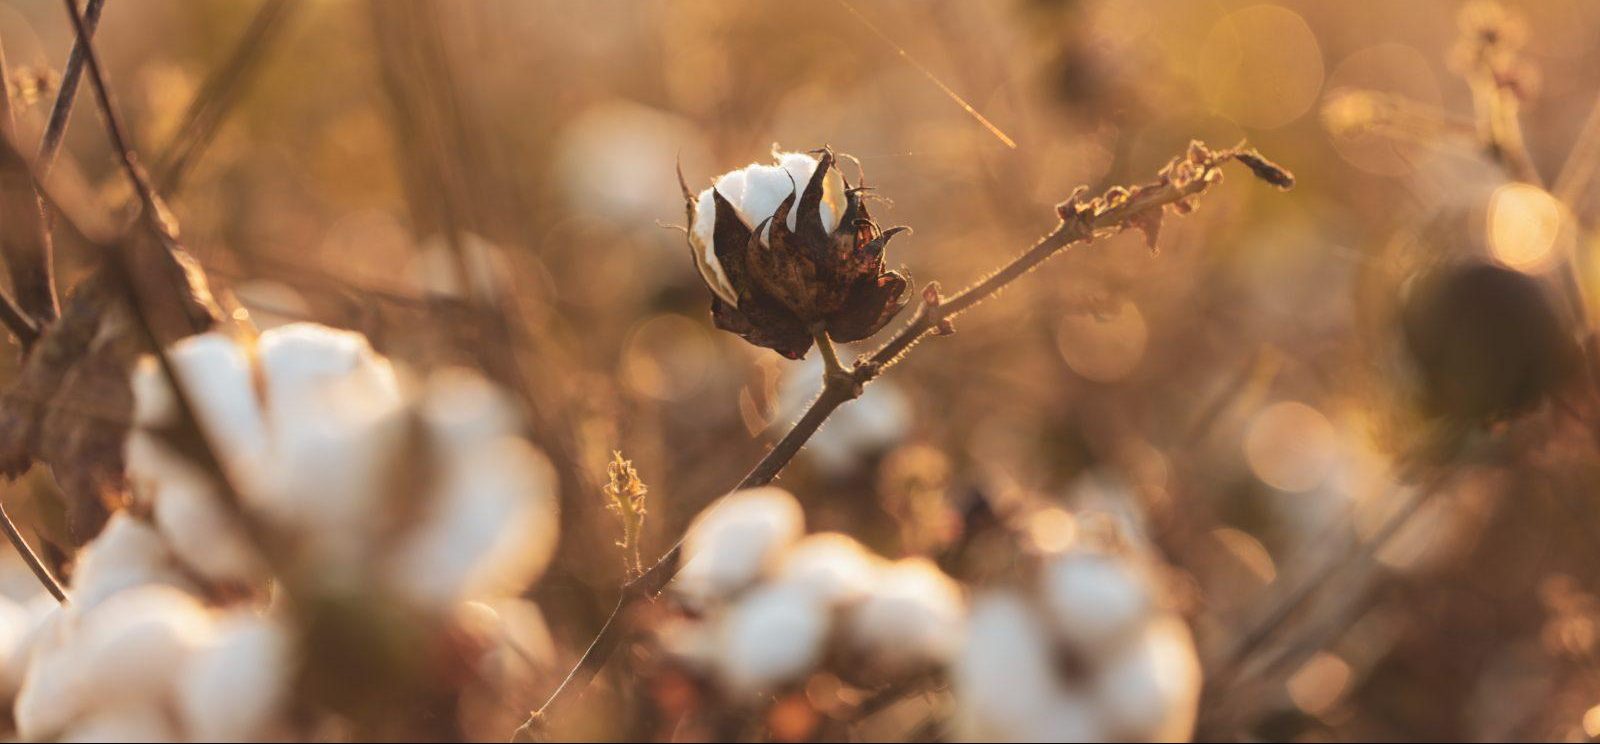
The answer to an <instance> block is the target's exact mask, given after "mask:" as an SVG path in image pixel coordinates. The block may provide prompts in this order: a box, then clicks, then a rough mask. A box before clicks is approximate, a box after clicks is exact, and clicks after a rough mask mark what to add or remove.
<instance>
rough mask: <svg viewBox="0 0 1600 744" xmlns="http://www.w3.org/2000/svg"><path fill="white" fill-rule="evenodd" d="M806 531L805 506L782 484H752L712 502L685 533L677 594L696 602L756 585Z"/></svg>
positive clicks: (719, 597)
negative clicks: (772, 485) (746, 488)
mask: <svg viewBox="0 0 1600 744" xmlns="http://www.w3.org/2000/svg"><path fill="white" fill-rule="evenodd" d="M804 531H805V515H804V514H802V513H801V511H800V504H799V502H796V501H795V500H794V497H793V496H790V495H789V493H788V492H787V491H784V490H783V489H781V488H771V487H768V488H752V489H748V490H744V491H739V492H737V493H734V494H731V495H729V496H728V497H727V498H726V499H724V500H723V501H721V502H719V503H714V504H712V505H711V506H710V507H709V508H707V509H706V510H705V511H703V512H701V513H700V515H699V516H697V517H695V520H694V523H693V524H690V525H689V531H688V532H687V533H686V534H685V536H684V543H683V554H684V558H683V560H684V564H683V570H681V571H679V572H678V577H677V579H676V580H675V581H674V582H673V584H672V586H673V593H674V594H676V595H677V596H678V597H679V598H680V599H682V600H684V601H686V602H688V603H690V604H691V605H703V604H705V603H708V602H712V601H715V600H718V599H722V598H724V597H727V596H729V595H731V594H733V593H734V592H737V591H739V590H740V589H743V588H745V587H746V586H748V585H750V584H751V583H753V582H754V581H755V580H756V579H757V578H758V577H760V576H761V575H763V574H764V573H765V572H766V571H768V570H769V569H770V568H772V567H773V566H775V565H777V562H778V558H779V556H780V555H781V554H782V552H783V551H784V550H785V549H787V548H788V547H789V545H790V544H791V543H793V542H794V541H795V540H797V539H799V538H800V535H801V534H802V533H803V532H804Z"/></svg>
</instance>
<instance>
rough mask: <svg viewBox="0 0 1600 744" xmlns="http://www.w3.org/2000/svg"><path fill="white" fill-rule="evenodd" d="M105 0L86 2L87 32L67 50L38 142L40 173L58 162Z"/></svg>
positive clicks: (78, 37) (74, 38)
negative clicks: (85, 53) (58, 83)
mask: <svg viewBox="0 0 1600 744" xmlns="http://www.w3.org/2000/svg"><path fill="white" fill-rule="evenodd" d="M105 4H106V0H89V2H88V4H86V5H84V6H83V27H84V30H85V34H84V35H82V36H74V37H73V40H72V51H71V52H70V53H68V54H67V67H66V70H65V71H63V72H62V73H61V88H60V89H59V90H57V91H56V102H55V105H54V106H51V107H50V119H49V121H48V122H47V123H46V124H45V127H44V138H43V139H42V140H41V141H40V142H39V157H38V159H37V160H36V161H35V162H34V168H35V169H37V170H38V171H39V173H40V175H43V174H47V173H49V172H50V166H51V165H53V164H54V163H55V160H56V153H57V152H59V151H60V150H61V140H62V138H63V137H65V136H66V133H67V122H68V120H70V119H71V118H72V104H73V103H74V102H75V101H76V100H77V98H78V81H79V80H80V79H82V78H83V63H84V59H85V55H84V53H83V52H84V49H86V48H87V47H88V40H90V39H93V38H94V31H95V28H97V27H98V26H99V25H100V10H101V9H102V8H104V7H105Z"/></svg>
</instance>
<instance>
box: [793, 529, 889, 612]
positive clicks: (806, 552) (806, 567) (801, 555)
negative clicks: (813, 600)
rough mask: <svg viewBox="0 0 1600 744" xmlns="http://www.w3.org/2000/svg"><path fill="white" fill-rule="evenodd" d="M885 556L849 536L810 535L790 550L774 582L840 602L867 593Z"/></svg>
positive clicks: (832, 602)
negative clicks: (878, 555)
mask: <svg viewBox="0 0 1600 744" xmlns="http://www.w3.org/2000/svg"><path fill="white" fill-rule="evenodd" d="M882 563H883V561H882V559H880V558H878V557H877V556H875V555H873V554H871V553H869V552H867V550H866V548H863V547H861V543H858V542H856V541H855V538H852V537H850V536H849V535H843V534H840V533H837V532H819V533H817V534H814V535H807V536H806V537H805V538H804V539H802V540H801V541H800V542H798V543H795V545H794V547H793V548H792V549H790V550H789V551H788V553H787V554H786V555H785V556H784V558H783V565H782V566H781V567H780V568H779V569H778V573H777V576H776V577H775V580H774V581H775V583H779V584H790V585H794V586H798V587H802V588H804V589H806V590H808V591H811V592H813V593H815V594H816V596H817V597H819V598H820V599H822V600H823V601H824V602H828V603H830V604H841V603H846V602H852V601H855V600H857V599H860V598H861V597H863V596H865V595H866V594H867V592H868V590H870V589H871V588H872V585H873V583H874V582H875V581H877V580H878V577H879V571H880V564H882Z"/></svg>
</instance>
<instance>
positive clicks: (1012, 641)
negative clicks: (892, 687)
mask: <svg viewBox="0 0 1600 744" xmlns="http://www.w3.org/2000/svg"><path fill="white" fill-rule="evenodd" d="M1028 589H1029V590H1028V591H1015V590H1002V591H995V592H992V593H989V594H987V595H984V596H981V597H979V598H978V599H977V600H975V602H974V606H973V609H972V615H971V617H970V618H969V620H968V630H967V636H966V641H965V644H964V646H963V648H962V651H961V653H960V655H959V657H958V659H957V661H956V662H955V664H954V666H953V668H952V674H951V687H952V690H953V692H954V693H955V698H954V700H955V711H956V723H957V732H958V736H959V738H960V739H961V740H964V741H1183V740H1187V739H1188V737H1189V735H1190V733H1191V731H1192V729H1193V726H1194V717H1195V709H1196V705H1197V704H1198V701H1199V694H1200V666H1199V661H1198V659H1197V657H1196V655H1195V649H1194V642H1193V639H1192V637H1191V635H1190V633H1189V629H1188V627H1187V626H1186V625H1185V624H1184V622H1183V621H1182V619H1181V618H1179V617H1177V616H1176V615H1175V614H1172V613H1170V612H1167V611H1164V610H1163V609H1161V607H1160V605H1159V603H1158V602H1157V601H1156V597H1155V594H1154V589H1153V587H1152V585H1151V582H1150V579H1149V577H1147V576H1146V575H1145V573H1144V572H1143V571H1141V570H1140V569H1139V568H1138V567H1137V566H1136V565H1135V564H1134V563H1132V562H1130V559H1129V558H1128V557H1126V556H1123V555H1121V554H1117V553H1111V552H1102V551H1098V550H1092V549H1088V548H1084V547H1077V548H1073V549H1071V550H1068V551H1066V552H1063V553H1059V554H1055V555H1051V556H1048V557H1046V558H1045V559H1044V561H1043V564H1042V565H1041V566H1040V570H1039V574H1038V576H1037V579H1036V582H1035V584H1034V585H1033V586H1032V587H1029V588H1028Z"/></svg>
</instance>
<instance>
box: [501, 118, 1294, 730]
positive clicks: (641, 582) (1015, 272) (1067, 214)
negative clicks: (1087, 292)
mask: <svg viewBox="0 0 1600 744" xmlns="http://www.w3.org/2000/svg"><path fill="white" fill-rule="evenodd" d="M1230 160H1239V161H1240V162H1243V163H1245V164H1246V165H1247V166H1249V167H1250V169H1251V170H1252V171H1254V172H1255V173H1256V175H1257V176H1259V177H1261V178H1263V179H1265V180H1267V181H1270V182H1271V183H1273V184H1274V185H1277V186H1278V187H1279V188H1284V189H1287V188H1289V187H1290V186H1291V185H1292V184H1293V176H1291V175H1289V174H1288V172H1287V171H1284V170H1283V169H1281V168H1279V167H1278V166H1276V165H1274V164H1272V163H1270V162H1268V161H1267V160H1266V159H1264V158H1262V157H1261V156H1260V155H1259V154H1258V153H1256V152H1255V151H1254V150H1249V149H1246V148H1244V147H1243V146H1240V147H1236V148H1233V149H1230V150H1220V151H1211V150H1208V149H1206V148H1205V147H1204V146H1203V145H1201V144H1200V143H1198V142H1195V143H1193V144H1191V145H1190V150H1189V153H1188V155H1186V156H1183V157H1180V158H1177V159H1175V160H1174V161H1173V162H1172V163H1171V164H1169V165H1168V167H1167V168H1166V169H1164V170H1163V171H1162V178H1161V180H1159V181H1156V182H1154V183H1150V184H1146V185H1144V186H1140V187H1137V188H1135V189H1132V190H1127V189H1119V190H1113V191H1110V192H1107V193H1106V194H1105V195H1104V196H1102V197H1100V198H1097V199H1094V200H1087V201H1086V200H1082V199H1080V198H1079V197H1080V196H1081V192H1080V193H1079V194H1074V195H1073V198H1071V199H1069V200H1068V201H1067V202H1065V203H1063V204H1061V205H1060V206H1058V207H1057V210H1058V212H1059V213H1060V215H1061V217H1062V221H1061V224H1060V225H1058V226H1057V227H1056V229H1055V230H1053V231H1051V233H1050V234H1049V235H1046V236H1045V237H1043V238H1040V239H1039V241H1038V242H1036V243H1034V245H1033V247H1031V248H1029V249H1028V250H1027V251H1026V252H1024V253H1023V254H1022V255H1020V256H1018V257H1016V258H1015V259H1013V260H1012V261H1011V262H1010V263H1007V264H1006V265H1005V266H1002V267H1001V268H1000V270H999V271H996V272H995V273H993V274H990V275H989V276H987V277H985V278H983V279H981V280H979V281H978V282H977V283H975V284H973V285H972V286H970V287H968V288H966V289H964V290H962V291H961V292H959V293H957V294H956V295H954V296H952V297H949V298H945V299H938V301H937V302H935V303H931V304H930V302H928V301H924V302H923V304H922V305H921V306H919V307H918V309H917V312H916V314H915V315H914V316H913V317H912V320H911V322H910V323H907V324H906V325H905V326H904V327H903V328H901V329H900V331H899V332H897V333H896V334H895V335H894V336H893V337H892V338H891V339H890V340H889V341H888V343H886V344H884V345H883V346H882V347H880V348H879V349H878V350H877V351H875V352H873V353H872V354H870V355H868V356H866V357H863V358H861V359H859V360H857V361H856V363H855V365H854V366H853V367H852V368H851V369H850V370H848V371H847V372H844V373H843V374H837V373H836V374H826V375H824V378H823V380H824V381H823V387H822V393H821V394H820V395H818V396H817V399H816V400H815V401H812V403H811V407H810V408H808V409H806V412H805V413H804V414H803V415H802V416H801V417H800V420H799V421H797V422H796V423H795V425H794V427H793V428H791V429H790V430H789V432H788V433H787V434H785V435H784V436H783V438H782V439H780V440H778V443H777V445H776V446H774V447H773V448H772V450H771V451H770V452H768V453H767V454H766V456H765V457H763V458H761V462H759V463H756V466H755V467H754V468H753V469H751V470H750V472H749V474H747V475H745V477H744V479H743V480H741V481H739V483H738V485H736V486H734V488H733V491H738V490H741V489H745V488H754V487H756V486H763V485H766V484H768V483H771V482H772V481H773V479H774V478H776V477H777V476H778V473H779V472H781V471H782V470H783V468H784V466H786V465H788V464H789V461H790V460H792V459H794V456H795V455H796V454H799V452H800V449H801V447H803V446H805V443H806V442H807V441H809V440H810V439H811V436H812V435H813V434H815V433H816V432H817V429H818V428H820V427H821V426H822V423H823V422H824V421H826V420H827V419H828V416H830V415H832V414H833V412H834V410H836V409H837V408H838V407H839V406H842V405H844V404H845V403H848V402H850V401H851V400H854V399H856V398H858V397H860V396H861V392H862V389H863V387H864V386H865V385H866V384H867V383H869V382H871V381H872V380H873V379H875V378H877V377H878V376H879V375H880V374H882V373H883V371H884V370H885V369H887V368H888V367H890V366H892V365H893V364H894V363H895V362H897V361H899V360H900V359H901V358H903V357H904V356H905V354H906V352H908V351H909V350H910V349H911V347H912V346H914V345H915V344H916V343H917V341H919V340H921V338H922V337H923V336H925V335H927V334H928V333H929V332H931V331H933V330H935V329H938V328H940V327H942V326H944V324H945V323H946V322H947V321H949V320H950V319H951V318H953V317H955V316H956V315H959V314H960V313H962V312H964V311H966V310H969V309H971V308H972V307H974V306H976V305H978V304H979V303H981V302H983V301H984V300H987V299H989V298H991V297H993V296H995V294H997V293H998V292H999V291H1000V290H1001V289H1003V288H1004V287H1005V286H1006V285H1008V284H1010V283H1011V282H1013V281H1015V280H1016V279H1017V278H1019V277H1021V276H1022V275H1023V274H1026V273H1028V272H1029V271H1030V270H1032V269H1033V268H1034V267H1036V266H1038V265H1039V264H1041V263H1043V262H1044V261H1045V260H1046V259H1048V258H1050V257H1051V256H1053V255H1055V254H1056V253H1058V252H1059V251H1061V250H1062V249H1063V248H1066V247H1067V246H1069V245H1072V244H1073V243H1077V242H1080V241H1088V240H1092V239H1093V238H1095V237H1096V236H1098V235H1100V234H1101V233H1102V232H1105V231H1111V230H1121V229H1125V228H1127V227H1131V226H1136V225H1137V226H1140V227H1142V228H1144V229H1147V230H1151V229H1153V228H1151V227H1150V223H1149V221H1150V220H1153V219H1159V216H1160V214H1161V211H1162V210H1163V209H1164V208H1165V207H1167V206H1168V205H1171V204H1174V203H1177V202H1179V201H1183V200H1185V199H1188V198H1189V197H1192V196H1196V195H1198V194H1200V193H1202V192H1204V191H1205V190H1206V189H1207V188H1209V187H1210V185H1211V184H1212V183H1215V182H1216V180H1217V179H1218V177H1219V176H1220V174H1219V172H1218V168H1219V167H1220V166H1221V165H1222V164H1223V163H1225V162H1228V161H1230ZM1180 166H1182V167H1180ZM935 298H937V295H935ZM826 340H827V339H826V336H825V335H823V336H821V337H820V338H819V341H826ZM824 356H825V358H826V353H824ZM840 369H841V371H843V368H842V366H841V367H840ZM730 493H731V492H730ZM722 498H726V494H725V495H724V496H723V497H722ZM721 503H722V500H721V499H720V498H719V499H718V500H717V501H714V502H712V503H711V505H710V506H708V507H706V510H707V511H709V510H711V509H715V508H717V506H718V505H719V504H721ZM682 559H683V538H682V537H680V538H679V539H678V542H677V543H676V544H674V545H673V546H672V548H671V549H669V550H667V552H666V554H664V555H663V556H662V557H661V559H660V560H658V561H656V563H655V564H654V565H652V566H651V567H650V568H649V569H648V570H646V571H645V572H644V573H643V574H640V575H639V576H638V577H637V578H635V579H633V580H631V581H629V582H627V583H626V584H625V585H624V586H623V588H622V593H621V596H620V597H619V598H618V599H617V606H616V608H615V609H613V610H612V611H611V615H610V616H609V617H607V618H606V621H605V622H604V623H603V624H602V625H601V626H600V630H599V632H598V633H597V634H596V636H595V639H594V641H592V642H591V643H590V644H589V647H588V649H586V650H585V651H584V653H583V656H582V657H580V658H579V659H578V663H577V664H576V665H575V666H574V667H573V668H572V671H570V672H569V673H568V674H567V676H566V678H565V679H563V680H562V681H561V684H560V685H559V686H557V687H556V689H555V691H554V692H552V693H551V694H550V697H549V698H548V699H547V700H546V701H545V703H544V705H542V706H540V707H539V709H538V710H537V711H534V712H533V713H532V714H530V715H529V716H528V719H527V720H526V721H524V722H523V724H522V725H521V726H519V727H517V730H516V731H515V732H514V733H513V734H512V741H535V740H536V739H537V736H538V734H539V732H540V731H541V730H542V729H543V727H544V726H545V725H546V723H547V722H548V721H549V720H550V717H551V715H552V714H553V713H554V712H555V711H556V710H557V709H558V708H559V707H560V706H562V705H564V704H566V703H567V702H569V701H570V700H573V699H576V698H577V697H578V695H579V694H581V693H582V691H583V689H584V688H585V687H587V686H588V683H589V680H591V679H593V678H594V675H595V674H596V673H598V672H599V671H600V669H601V668H602V667H604V666H605V664H606V662H607V661H608V660H610V658H611V655H612V654H613V653H615V652H616V650H617V648H618V647H619V646H620V645H621V644H622V641H623V638H624V634H625V628H624V627H623V626H624V625H625V622H624V619H625V618H624V616H625V614H626V613H627V612H628V610H629V609H630V608H631V607H632V606H633V605H634V603H635V602H638V601H641V600H651V599H654V598H655V597H656V596H657V595H659V594H660V593H661V592H662V590H664V589H666V587H667V584H668V583H670V582H671V581H672V579H673V577H674V576H676V575H677V573H678V569H679V567H680V565H681V563H682Z"/></svg>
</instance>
